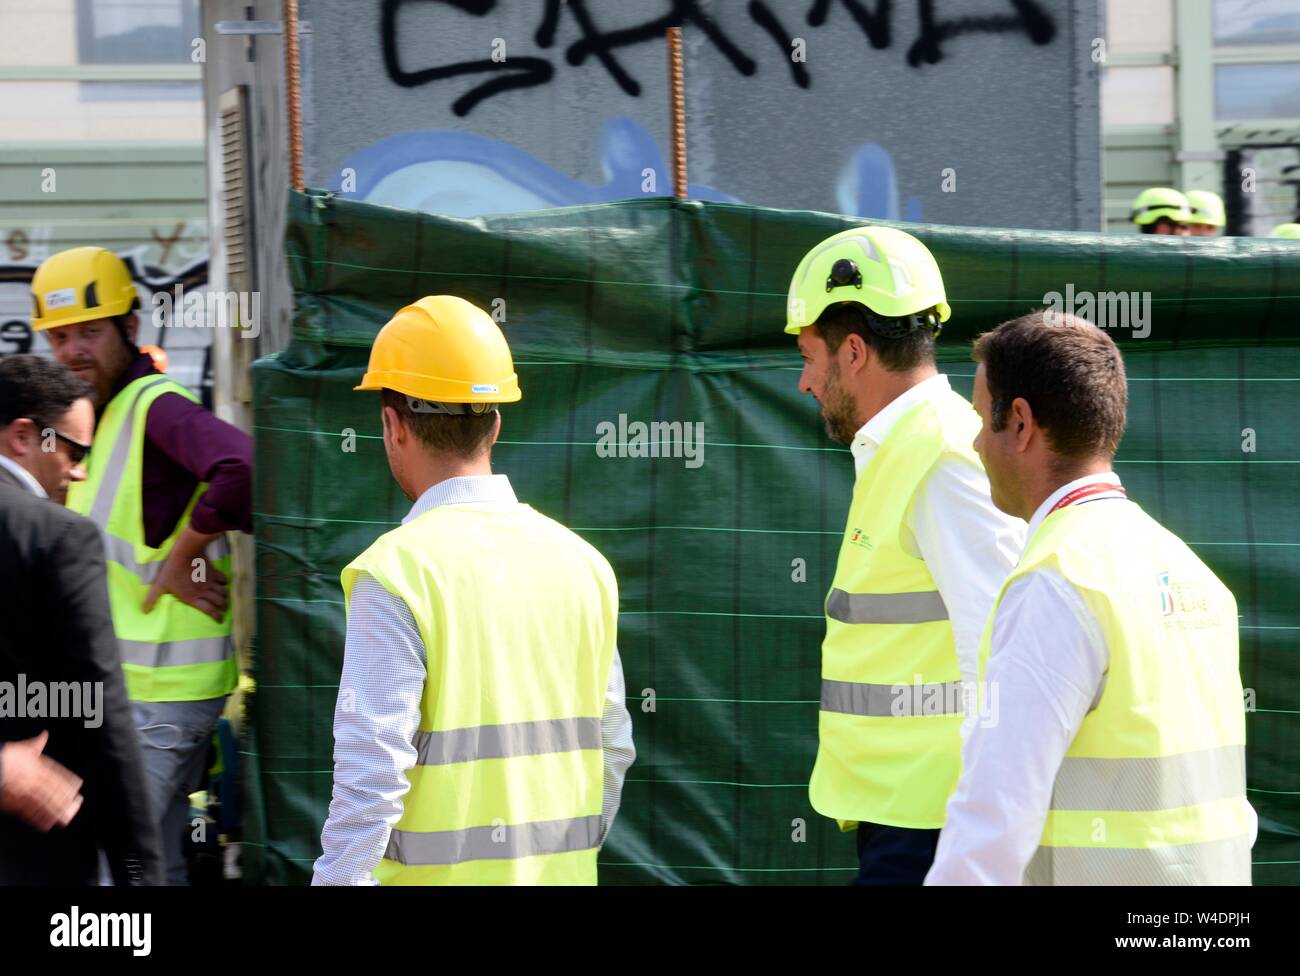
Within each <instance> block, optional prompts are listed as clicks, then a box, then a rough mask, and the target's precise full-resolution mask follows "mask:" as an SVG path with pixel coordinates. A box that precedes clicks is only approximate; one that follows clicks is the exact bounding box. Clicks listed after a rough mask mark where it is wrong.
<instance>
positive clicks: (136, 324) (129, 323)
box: [123, 312, 140, 345]
mask: <svg viewBox="0 0 1300 976" xmlns="http://www.w3.org/2000/svg"><path fill="white" fill-rule="evenodd" d="M123 325H124V326H125V328H126V337H127V338H128V339H130V340H131V344H132V345H135V344H136V336H137V335H139V332H140V316H138V315H136V314H135V312H128V313H127V316H126V321H125V322H124V323H123Z"/></svg>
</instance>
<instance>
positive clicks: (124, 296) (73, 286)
mask: <svg viewBox="0 0 1300 976" xmlns="http://www.w3.org/2000/svg"><path fill="white" fill-rule="evenodd" d="M136 297H137V296H136V290H135V283H134V282H133V281H132V280H131V272H130V271H128V270H127V269H126V265H125V264H124V263H123V262H122V259H121V258H119V257H118V256H117V255H116V254H114V253H113V252H112V251H109V250H107V249H105V248H102V247H74V248H72V249H71V250H68V251H60V252H59V253H58V254H54V255H51V256H50V257H48V258H46V259H45V260H44V261H43V262H42V263H41V266H40V267H39V268H37V269H36V274H35V275H33V276H32V328H33V329H34V330H36V331H37V332H41V331H43V330H45V329H57V328H58V327H59V326H61V325H74V324H76V323H77V322H92V321H94V320H95V319H111V318H113V317H114V316H117V315H125V314H126V313H127V312H129V311H131V307H132V306H133V305H134V304H135V302H136Z"/></svg>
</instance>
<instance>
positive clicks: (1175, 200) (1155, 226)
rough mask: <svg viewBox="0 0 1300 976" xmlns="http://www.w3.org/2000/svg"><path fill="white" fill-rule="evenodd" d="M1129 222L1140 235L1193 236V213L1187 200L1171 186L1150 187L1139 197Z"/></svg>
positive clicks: (1134, 202) (1135, 201)
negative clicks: (1135, 227) (1131, 222)
mask: <svg viewBox="0 0 1300 976" xmlns="http://www.w3.org/2000/svg"><path fill="white" fill-rule="evenodd" d="M1129 220H1131V221H1133V223H1135V224H1137V227H1138V230H1140V231H1141V232H1142V233H1143V234H1169V235H1175V236H1178V237H1188V236H1190V234H1191V233H1192V231H1191V220H1192V211H1191V206H1190V205H1189V204H1188V202H1187V197H1185V196H1184V195H1183V194H1181V193H1179V192H1178V191H1177V190H1175V189H1174V188H1173V187H1170V186H1153V187H1150V188H1148V189H1146V190H1143V191H1142V192H1141V193H1139V194H1138V195H1137V199H1136V200H1134V201H1133V209H1132V211H1131V212H1130V213H1129Z"/></svg>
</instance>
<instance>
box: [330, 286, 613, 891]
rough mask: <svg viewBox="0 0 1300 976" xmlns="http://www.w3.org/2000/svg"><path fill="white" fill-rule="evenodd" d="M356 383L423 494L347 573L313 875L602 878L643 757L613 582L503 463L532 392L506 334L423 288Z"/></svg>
mask: <svg viewBox="0 0 1300 976" xmlns="http://www.w3.org/2000/svg"><path fill="white" fill-rule="evenodd" d="M357 389H359V390H375V391H379V393H380V411H381V418H382V423H383V430H384V451H385V453H386V454H387V456H388V466H389V469H390V471H391V472H392V475H393V480H395V481H396V482H397V484H398V486H399V487H400V488H401V489H402V493H403V494H404V495H406V497H407V498H409V499H410V500H411V501H412V502H414V503H415V504H414V505H413V506H412V508H411V511H410V512H409V513H408V514H407V516H406V517H405V518H404V519H403V520H402V524H401V526H399V527H398V528H395V529H393V530H392V531H390V532H386V533H385V534H384V535H382V536H380V537H379V538H378V539H377V540H375V542H374V544H373V545H371V546H370V547H369V548H368V549H367V550H366V551H365V552H363V553H362V554H361V555H360V556H358V557H357V558H356V559H354V560H353V561H352V562H351V563H350V564H349V565H348V566H347V567H346V568H345V569H344V570H343V579H342V582H343V590H344V594H345V596H346V597H347V604H348V628H347V642H346V645H345V647H344V659H343V674H342V676H341V678H340V681H339V702H338V707H337V708H336V710H335V712H334V744H335V745H334V796H333V800H332V802H331V803H330V810H329V818H328V820H327V821H326V823H325V827H324V830H323V831H322V832H321V847H322V851H323V853H322V854H321V856H320V858H319V859H318V860H317V861H316V865H315V872H314V875H313V877H312V883H313V884H317V885H364V884H376V883H378V884H385V885H457V884H471V885H492V884H561V885H576V884H595V882H596V852H597V850H598V849H599V848H600V846H601V844H603V843H604V840H605V837H606V835H607V834H608V832H609V829H610V826H611V825H612V823H613V821H614V816H615V814H616V813H617V811H618V806H619V800H620V795H621V791H622V786H623V777H624V775H625V773H626V772H627V768H628V766H629V765H631V763H632V760H633V758H634V757H635V755H636V750H635V749H634V748H633V745H632V719H631V716H630V715H629V714H628V711H627V704H626V700H625V692H624V685H623V667H622V664H621V663H620V661H619V657H618V649H617V647H616V643H615V642H616V638H617V631H618V584H617V582H616V581H615V579H614V573H613V570H612V569H611V568H610V566H609V564H608V563H607V562H606V561H605V559H604V557H603V556H601V554H600V553H599V552H597V551H596V550H595V549H593V548H592V547H591V546H590V545H589V544H588V543H586V542H585V541H583V540H582V539H581V538H579V537H578V536H577V535H575V534H574V533H572V532H570V531H569V530H568V529H566V528H564V527H563V526H562V525H560V524H559V523H557V522H554V521H552V520H551V519H549V518H546V517H545V516H544V515H541V514H539V513H538V512H535V511H533V510H532V509H531V508H530V507H528V506H527V505H523V504H520V503H519V502H518V501H517V500H516V498H515V494H514V491H513V490H512V489H511V487H510V481H509V479H507V478H506V476H505V475H501V474H493V473H492V445H493V444H495V443H496V439H497V434H498V433H499V432H500V430H501V414H500V412H499V411H498V406H499V405H500V404H503V403H514V402H516V401H518V400H519V399H520V398H521V395H522V394H521V393H520V390H519V381H518V378H517V376H516V374H515V371H514V364H513V361H512V359H511V357H510V349H509V347H508V346H507V345H506V340H505V337H504V336H503V335H502V334H501V330H500V329H499V328H497V325H496V323H495V322H493V321H492V318H491V316H489V315H488V314H487V313H486V312H484V311H483V310H482V309H480V308H478V307H476V306H474V305H471V304H470V303H469V302H467V301H465V300H464V299H461V298H456V297H454V296H451V295H432V296H429V297H427V298H422V299H420V300H419V301H418V302H415V303H414V304H413V305H408V306H407V307H405V308H403V309H401V310H399V311H398V313H397V314H396V315H395V316H393V318H392V319H391V320H390V321H389V322H388V324H387V325H385V326H384V327H383V329H381V330H380V332H379V335H378V336H377V337H376V338H375V343H374V346H373V347H372V349H371V351H370V365H369V369H368V370H367V371H366V374H365V376H364V377H363V378H362V381H361V385H360V386H358V387H357ZM408 790H409V792H408Z"/></svg>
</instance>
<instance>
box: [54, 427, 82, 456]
mask: <svg viewBox="0 0 1300 976" xmlns="http://www.w3.org/2000/svg"><path fill="white" fill-rule="evenodd" d="M54 436H55V437H57V438H58V439H59V440H61V441H63V443H65V444H67V445H68V459H69V460H70V461H72V463H73V464H80V463H81V462H82V461H84V460H85V459H86V455H87V454H89V453H90V445H89V444H83V443H81V441H74V440H73V439H72V438H71V437H69V436H68V435H67V434H60V433H59V432H58V431H57V430H56V431H54Z"/></svg>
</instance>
